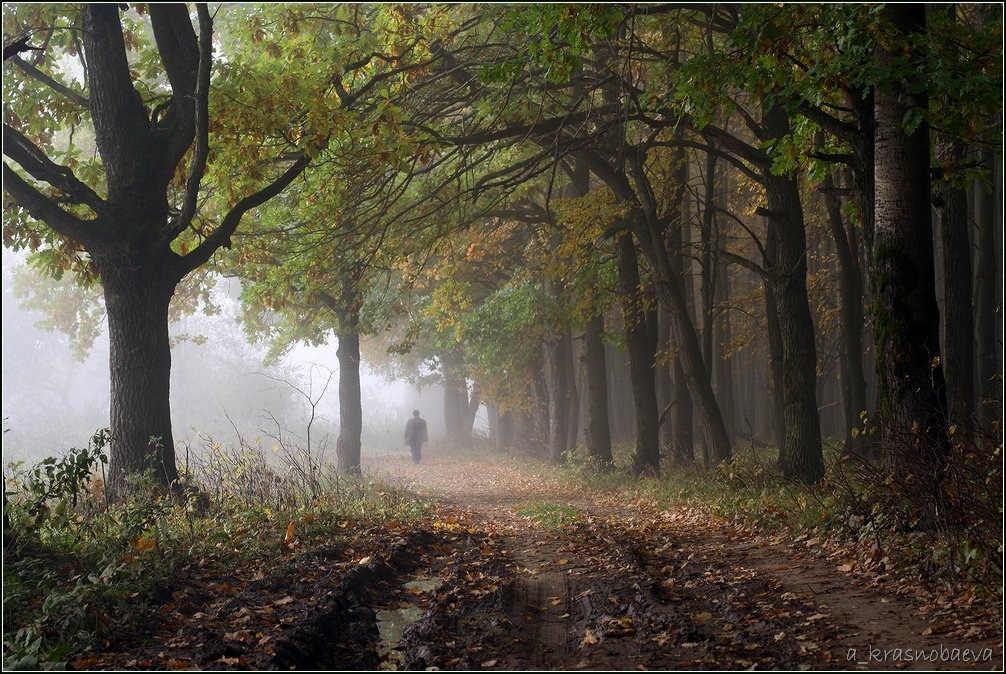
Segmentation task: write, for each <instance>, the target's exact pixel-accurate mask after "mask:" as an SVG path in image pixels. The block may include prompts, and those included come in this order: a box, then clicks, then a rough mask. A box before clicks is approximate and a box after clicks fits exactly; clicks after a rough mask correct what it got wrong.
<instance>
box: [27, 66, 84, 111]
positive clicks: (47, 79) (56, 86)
mask: <svg viewBox="0 0 1006 674" xmlns="http://www.w3.org/2000/svg"><path fill="white" fill-rule="evenodd" d="M11 62H12V63H13V64H14V65H16V66H17V67H18V70H20V71H21V72H23V73H24V74H25V75H27V76H28V77H30V78H32V79H33V80H36V81H38V82H41V83H42V84H44V85H46V86H47V87H49V88H50V89H52V90H53V91H55V92H56V93H58V94H59V95H61V96H63V97H64V98H66V99H67V100H69V101H71V102H73V103H76V104H77V105H79V106H80V107H82V108H84V109H85V110H88V109H90V107H91V101H89V100H87V98H85V97H84V96H82V95H81V94H79V93H77V92H76V91H74V90H73V89H71V88H70V87H68V86H66V85H65V84H62V83H60V82H57V81H56V80H55V79H53V78H52V76H50V75H48V74H46V73H44V72H42V71H41V70H39V69H38V68H37V67H36V66H34V65H32V64H31V63H28V62H27V61H25V60H24V59H23V58H21V57H20V56H17V55H14V56H13V57H12V58H11Z"/></svg>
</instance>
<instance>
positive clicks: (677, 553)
mask: <svg viewBox="0 0 1006 674" xmlns="http://www.w3.org/2000/svg"><path fill="white" fill-rule="evenodd" d="M524 465H525V467H521V464H519V463H518V462H517V461H516V460H513V459H506V458H499V457H491V456H485V457H472V458H464V459H458V458H448V457H444V456H437V455H433V456H430V457H427V458H426V459H425V460H424V462H423V463H422V464H421V465H419V466H414V465H412V464H411V462H410V461H408V460H407V457H406V455H405V454H404V453H402V454H394V455H388V456H382V457H370V458H369V459H368V460H367V462H366V463H365V466H364V469H365V473H366V474H367V475H369V476H372V477H373V478H376V479H378V480H381V481H384V482H388V483H391V484H394V485H397V486H398V487H401V488H404V489H407V490H409V491H411V492H413V493H416V494H418V495H420V496H421V497H423V498H424V499H426V500H428V501H429V502H430V503H431V504H432V512H431V514H430V516H429V517H427V518H426V519H424V520H422V521H421V522H419V523H415V524H411V523H399V522H397V521H393V522H384V523H379V524H365V523H358V522H355V521H347V522H346V527H347V531H348V530H349V529H353V536H352V537H347V539H346V542H340V541H332V542H331V544H327V545H322V546H320V547H317V548H315V549H312V550H311V551H310V552H305V553H303V554H298V555H293V556H290V557H288V558H283V559H281V560H279V561H278V562H277V563H276V564H274V565H269V566H266V567H262V568H258V569H248V570H247V572H246V573H239V574H235V575H234V576H233V577H229V578H206V577H202V576H194V577H192V578H188V579H182V580H180V581H179V584H178V585H177V586H176V587H175V588H173V591H172V592H171V593H170V595H169V596H170V601H168V602H167V603H166V604H165V605H164V607H163V611H162V613H163V615H162V616H161V618H160V619H159V620H158V621H157V622H156V623H155V624H153V625H150V626H148V627H145V628H144V630H145V631H144V632H143V633H141V634H132V635H125V636H123V637H122V638H121V639H119V640H118V641H117V642H116V643H115V644H112V647H111V648H110V650H109V652H107V653H102V654H99V655H97V656H96V657H94V658H89V659H86V660H82V661H80V662H79V663H78V664H79V665H80V666H82V668H89V669H120V668H122V669H178V668H195V669H283V670H289V669H298V670H345V669H352V670H360V669H367V670H376V669H384V670H391V669H410V670H426V669H431V668H436V669H441V670H560V669H562V670H565V669H588V670H609V669H615V670H634V669H638V670H648V669H733V670H741V669H794V670H802V669H811V670H817V669H843V670H845V669H938V670H940V669H943V670H958V669H1001V668H1002V640H1001V631H1000V630H1001V627H1000V622H999V618H998V616H995V615H990V614H989V613H988V612H986V613H978V612H976V611H973V610H972V608H970V607H969V606H968V605H966V604H964V603H960V604H958V603H954V602H948V603H945V604H942V605H941V604H939V603H934V602H931V601H929V602H927V601H926V600H925V598H924V597H921V596H916V595H915V594H914V593H913V592H912V591H911V587H910V586H908V585H906V584H905V583H900V584H899V583H897V582H894V579H892V578H891V577H889V576H887V575H885V574H882V573H877V572H876V570H872V571H871V570H868V569H860V568H858V567H856V565H855V564H852V563H849V562H848V561H847V560H846V559H844V558H843V557H842V556H841V554H840V553H839V552H833V553H830V554H825V553H823V552H822V551H821V550H820V549H819V546H818V545H817V542H816V541H814V540H813V539H810V540H806V539H804V540H799V539H798V540H795V541H789V540H783V539H772V538H766V537H759V536H756V535H753V534H752V533H751V532H750V531H745V530H741V529H739V528H737V527H735V526H733V525H732V524H730V523H728V522H725V521H722V520H719V519H716V518H714V517H712V516H710V515H708V514H707V513H705V512H703V511H702V510H700V509H697V508H689V507H684V506H677V507H675V506H672V507H670V508H665V509H661V508H657V507H656V506H655V505H654V504H653V503H649V502H645V501H635V502H632V501H629V500H627V498H626V497H625V496H624V495H619V494H614V493H599V492H593V491H588V490H582V489H575V488H573V487H571V486H570V485H568V484H563V483H562V482H560V481H559V480H558V479H556V478H555V477H554V476H552V475H551V473H549V471H548V470H545V469H538V470H536V469H534V468H532V467H527V463H526V462H525V464H524ZM340 526H342V523H340Z"/></svg>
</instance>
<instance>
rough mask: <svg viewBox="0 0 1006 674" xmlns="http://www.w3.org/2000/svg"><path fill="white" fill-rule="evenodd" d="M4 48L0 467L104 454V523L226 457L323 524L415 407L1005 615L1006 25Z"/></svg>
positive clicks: (932, 11) (812, 20)
mask: <svg viewBox="0 0 1006 674" xmlns="http://www.w3.org/2000/svg"><path fill="white" fill-rule="evenodd" d="M3 11H4V16H3V21H4V43H5V51H4V85H3V86H4V113H5V120H4V140H3V153H4V177H3V187H4V202H3V203H4V224H3V239H4V251H5V253H4V256H5V264H4V363H3V365H4V372H5V377H4V390H3V400H4V417H5V431H6V430H9V431H10V432H9V433H7V434H6V435H5V440H4V461H5V463H8V462H10V461H13V460H17V459H24V458H28V457H31V456H42V455H46V454H49V453H53V454H58V453H60V451H62V450H65V449H67V448H68V447H71V446H76V447H80V446H82V445H81V443H86V441H87V438H88V437H89V436H90V435H91V433H92V432H93V431H94V430H95V428H100V427H108V429H109V430H108V434H107V442H108V465H107V473H104V474H103V477H102V485H101V492H102V497H103V498H104V499H106V500H107V501H106V506H107V505H108V504H114V503H120V504H122V503H128V502H129V499H135V498H137V497H138V496H137V495H138V494H142V493H144V492H143V490H144V489H146V488H147V487H143V486H141V485H147V486H150V485H153V487H151V488H155V489H160V490H162V493H163V494H171V495H173V496H172V498H177V499H186V498H188V499H193V498H197V497H196V496H193V495H194V494H197V495H198V494H203V495H204V496H206V497H207V498H209V499H211V500H212V498H214V497H218V498H223V495H224V494H225V493H228V494H229V493H232V492H231V491H228V489H231V488H230V487H228V488H227V489H224V488H223V487H220V486H219V485H220V484H223V482H219V483H218V486H217V487H216V488H213V487H209V486H207V485H206V484H204V485H203V486H200V479H201V478H200V476H199V471H198V470H197V468H196V466H199V465H202V466H210V465H213V466H215V465H217V464H213V463H212V461H214V460H215V459H213V458H212V457H213V456H215V454H214V453H215V452H220V451H222V450H221V449H220V448H221V447H222V446H226V447H233V448H235V449H234V451H235V452H238V453H241V452H245V451H247V452H251V455H254V456H255V457H259V456H260V454H261V457H260V458H256V459H255V461H261V465H259V463H255V464H254V465H255V466H257V468H256V470H259V469H261V470H262V471H276V473H275V474H276V477H275V479H273V478H269V479H270V480H273V481H272V482H268V481H267V482H268V484H269V485H272V486H269V487H268V489H270V490H272V489H279V487H276V485H280V484H286V483H284V482H282V480H285V479H292V480H296V479H300V478H303V482H302V483H297V485H298V486H296V487H295V486H294V483H292V482H291V483H290V486H289V489H290V490H293V491H296V490H297V489H302V490H306V491H304V492H303V493H304V494H309V495H310V498H313V499H315V501H314V502H315V503H316V502H317V500H318V499H320V498H322V496H323V495H324V494H326V493H327V492H326V489H327V487H326V486H325V485H326V484H328V483H327V482H325V480H324V479H322V476H323V475H328V474H329V473H328V472H326V471H330V474H331V476H332V479H333V480H335V482H333V483H332V484H335V485H341V484H348V483H343V482H341V480H352V479H355V476H360V475H361V474H365V473H366V469H367V466H368V461H370V460H376V459H373V458H370V459H368V457H377V456H384V455H389V454H392V453H400V454H402V453H404V450H403V448H402V441H401V437H400V436H401V428H400V427H401V426H403V425H404V423H405V420H406V419H407V418H408V417H410V416H411V414H412V409H413V408H414V407H418V408H421V409H422V412H423V414H424V417H428V418H429V420H430V429H431V432H432V435H433V436H434V437H433V442H432V443H431V447H430V450H431V451H430V452H428V453H426V454H424V456H427V457H430V456H433V457H438V456H448V450H461V451H462V452H468V453H474V454H475V455H480V456H493V457H497V458H500V457H517V459H516V460H517V461H518V462H520V464H521V465H522V466H524V467H525V468H526V469H527V470H529V471H531V472H535V471H538V470H539V468H536V466H540V471H550V470H553V468H554V467H572V469H575V470H577V471H583V473H584V474H586V475H589V476H591V477H590V479H602V478H603V477H604V476H606V475H607V476H613V475H624V476H625V479H626V480H628V484H630V485H636V486H639V485H643V484H644V483H645V484H649V483H648V482H646V481H647V480H657V479H658V478H659V479H663V480H671V481H673V480H675V479H679V478H680V479H688V480H691V479H694V480H699V481H702V480H720V479H725V480H726V483H727V484H726V486H724V487H723V488H724V490H729V489H732V488H733V487H734V486H736V482H738V481H739V482H740V483H742V485H743V486H744V487H747V486H750V485H752V484H755V482H757V481H758V480H762V479H763V478H764V479H768V478H766V477H765V476H770V478H771V480H772V481H773V482H772V484H774V485H782V487H780V488H782V489H794V490H797V491H800V490H805V491H800V493H809V494H820V493H823V492H825V491H827V490H829V489H834V490H835V491H834V492H828V493H835V494H838V493H839V492H841V493H843V494H845V495H846V496H848V495H849V494H856V496H855V499H854V500H855V504H854V505H851V506H849V510H848V514H843V515H841V519H842V521H856V520H850V519H849V517H855V518H868V519H869V522H870V526H874V523H875V522H876V526H877V527H881V526H888V525H889V526H890V527H891V529H892V530H896V531H898V532H899V535H900V534H901V533H904V532H905V531H916V530H918V531H930V532H940V535H944V536H948V537H949V539H952V540H953V541H954V542H953V543H952V544H950V545H951V547H952V548H954V549H955V550H957V548H956V547H954V546H959V545H960V542H961V541H966V549H967V550H968V551H970V552H964V553H961V554H963V555H964V556H965V557H967V555H969V554H971V553H972V552H973V554H974V555H976V556H980V558H981V559H983V560H985V561H984V562H983V563H987V564H988V565H990V566H987V567H985V571H983V573H987V572H989V570H991V572H992V573H993V574H994V573H995V569H996V568H998V573H999V574H1000V579H1001V564H1000V563H999V562H995V561H994V558H995V557H996V555H998V557H999V559H1000V562H1001V551H1002V543H1001V540H1002V532H1001V528H1000V529H996V524H995V521H996V518H997V517H998V514H997V512H996V507H997V506H996V504H997V503H999V504H1000V505H1001V497H1002V491H1001V481H1002V477H1001V475H1002V474H1001V463H1002V458H1001V443H1002V428H1001V422H1002V393H1003V378H1002V371H1003V318H1002V294H1003V282H1002V279H1003V270H1002V263H1003V241H1002V237H1003V227H1002V222H1003V212H1002V204H1003V192H1002V183H1003V179H1002V7H1001V6H997V5H989V4H957V5H954V4H945V5H913V4H888V5H859V4H839V5H802V4H787V5H774V4H767V5H729V4H716V3H713V4H696V5H688V6H679V5H635V4H629V5H534V6H531V5H521V6H516V5H514V6H510V5H449V6H447V5H418V4H400V5H367V4H362V5H329V4H319V5H314V4H274V5H241V4H238V5H226V4H225V5H207V4H194V5H183V4H157V3H154V4H145V3H136V4H123V5H116V4H91V5H80V6H77V5H72V6H70V5H50V4H41V5H39V4H16V3H12V4H6V5H5V6H4V10H3ZM36 324H37V326H38V329H36V328H35V327H32V326H34V325H36ZM305 354H315V355H316V356H318V358H317V359H315V361H316V363H318V364H316V365H310V364H309V363H310V361H311V358H309V357H306V356H305ZM319 354H321V355H319ZM71 355H72V356H75V357H76V359H77V360H76V361H74V362H73V363H72V364H71V361H69V360H68V357H69V356H71ZM106 363H107V365H106ZM96 382H100V383H101V385H102V386H103V387H104V390H102V391H101V392H98V391H97V390H96V387H95V386H94V384H95V383H96ZM102 437H104V436H102ZM270 450H271V451H270ZM259 453H260V454H259ZM270 454H271V455H272V456H270ZM235 456H237V454H235ZM242 456H243V454H242ZM755 459H757V461H758V462H759V464H758V465H759V468H758V472H757V473H756V478H750V479H749V478H737V476H738V475H746V473H745V472H744V471H745V470H747V468H745V466H747V467H748V468H750V463H749V462H750V461H752V460H755ZM206 462H209V463H206ZM95 465H96V464H95ZM102 465H103V464H102ZM241 465H242V466H244V465H245V464H241ZM382 465H383V464H382ZM213 470H216V468H214V469H213ZM244 470H245V468H242V471H244ZM380 470H385V469H383V468H382V469H380ZM213 474H214V475H217V474H218V473H213ZM219 474H221V475H222V473H219ZM265 474H266V473H263V475H265ZM542 474H544V473H542ZM142 476H145V477H144V479H143V480H140V479H139V478H140V477H142ZM298 476H299V477H298ZM689 476H693V477H689ZM724 476H726V477H724ZM50 477H51V476H50ZM78 477H79V480H78V482H79V485H83V484H85V483H86V481H87V471H84V473H82V474H81V475H80V476H78ZM76 479H77V478H75V480H76ZM221 479H222V478H221ZM263 479H265V478H263ZM326 479H327V478H326ZM74 484H78V483H77V482H74ZM207 484H208V483H207ZM242 484H245V483H242ZM256 484H258V483H256ZM262 484H265V483H262ZM410 484H411V483H410ZM79 485H78V486H79ZM836 485H849V487H848V489H845V490H844V491H843V489H844V488H842V487H836ZM76 488H77V487H75V489H76ZM81 488H82V487H81ZM242 488H243V487H242ZM256 488H258V487H256ZM284 488H285V487H284ZM214 489H216V491H214ZM263 489H264V487H263ZM339 489H341V487H338V488H337V489H336V491H338V490H339ZM860 490H864V491H862V492H861V491H860ZM874 490H875V491H874ZM232 491H233V493H234V494H237V493H239V492H240V489H238V487H234V488H233V490H232ZM55 493H56V492H53V494H55ZM60 493H62V492H60ZM67 493H69V492H67ZM73 493H74V494H76V491H74V492H73ZM263 493H265V492H263ZM269 493H270V494H272V493H273V492H272V491H270V492H269ZM291 493H293V492H292V491H291ZM297 493H300V492H297ZM339 493H342V492H339ZM387 493H388V492H386V491H385V492H381V495H382V497H386V495H387ZM879 494H883V496H880V495H879ZM46 498H50V499H51V498H54V497H53V495H52V494H49V496H47V497H46ZM165 498H168V497H167V496H165ZM199 498H202V497H199ZM269 498H273V497H272V496H270V497H269ZM275 498H276V503H277V504H279V503H280V502H282V499H283V498H285V497H281V496H276V497H275ZM290 498H294V497H290ZM836 498H838V496H836ZM842 498H845V496H843V497H842ZM42 500H43V501H45V500H46V499H45V498H43V499H42ZM169 500H170V499H169ZM197 500H198V499H197ZM73 502H74V504H76V503H77V497H76V495H74V497H73ZM190 502H191V501H190ZM5 503H6V501H5ZM200 503H202V501H200ZM123 507H125V506H123ZM270 507H271V508H272V507H273V506H270ZM275 507H277V508H278V507H279V505H276V506H275ZM845 507H846V506H844V505H843V506H842V508H845ZM39 508H40V506H39ZM47 508H48V506H47ZM832 510H835V511H836V512H837V511H838V510H841V509H840V508H838V507H837V506H836V507H835V508H832ZM860 511H862V512H860ZM32 512H34V511H32ZM38 512H41V510H39V511H38ZM38 512H34V514H33V515H32V517H34V518H36V519H35V520H32V521H38V522H40V521H41V520H38V516H39V515H38ZM270 512H272V510H270ZM396 512H397V511H396ZM841 512H842V513H846V511H845V510H841ZM312 517H313V515H312ZM396 517H397V515H396ZM354 521H355V520H354ZM395 521H398V520H397V519H396V520H395ZM866 521H867V520H866V519H864V520H863V522H866ZM879 522H885V523H886V524H883V525H881V524H879ZM6 525H7V520H6V518H5V532H6ZM445 526H446V525H445ZM861 526H866V525H865V524H862V525H861ZM293 527H294V524H293V523H292V521H291V524H290V528H289V529H288V530H287V534H286V536H287V539H290V538H291V537H292V536H293V535H294V534H293V531H294V529H293ZM447 530H448V531H449V530H450V529H447ZM857 530H858V529H857ZM865 536H866V534H863V535H862V537H865ZM862 537H861V538H862ZM6 538H7V534H6V533H5V540H6ZM287 539H285V544H289V543H290V540H287ZM878 545H879V544H878ZM134 547H135V546H134ZM288 547H289V546H288ZM291 549H292V548H291ZM878 549H879V548H878ZM961 549H964V548H961ZM871 554H873V553H871ZM957 554H958V553H957V552H955V553H953V555H951V557H953V556H954V555H957ZM876 555H877V557H876V560H874V561H878V560H880V559H881V557H882V556H883V555H882V554H881V553H880V552H877V553H876ZM954 558H955V559H956V557H954ZM954 563H956V562H954ZM996 564H999V566H998V567H996ZM950 565H951V566H952V564H950ZM975 573H977V572H975ZM588 633H589V634H592V632H588ZM584 638H585V639H586V637H584ZM581 646H583V644H581ZM227 657H229V656H227ZM487 660H489V658H487ZM297 662H299V663H300V664H301V665H304V664H305V662H307V661H297ZM326 662H328V661H326ZM492 662H494V663H495V662H496V660H492ZM312 663H313V664H315V665H317V664H318V663H317V662H314V661H312ZM328 664H331V663H330V662H329V663H328ZM476 664H477V663H476ZM511 664H513V663H511ZM537 664H538V666H544V665H543V664H542V662H538V663H537ZM546 664H548V663H546ZM552 664H555V663H552ZM679 664H680V663H679ZM777 664H778V663H777ZM259 665H263V663H262V662H260V663H259ZM720 666H730V665H729V664H723V662H721V663H720Z"/></svg>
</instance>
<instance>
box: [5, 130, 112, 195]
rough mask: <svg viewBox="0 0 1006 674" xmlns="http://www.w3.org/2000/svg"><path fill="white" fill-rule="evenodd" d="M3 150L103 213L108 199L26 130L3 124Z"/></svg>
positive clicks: (31, 171) (34, 173)
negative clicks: (62, 163) (75, 173)
mask: <svg viewBox="0 0 1006 674" xmlns="http://www.w3.org/2000/svg"><path fill="white" fill-rule="evenodd" d="M3 153H4V154H5V155H7V156H8V157H10V158H11V159H13V160H14V161H15V162H16V163H17V164H18V165H19V166H20V167H21V168H23V169H24V170H25V171H27V172H28V173H29V174H30V175H31V176H32V177H33V178H35V179H36V180H41V181H43V182H46V183H49V184H50V185H52V186H53V187H55V188H56V189H58V190H59V191H61V192H63V193H64V194H66V195H67V196H68V197H69V198H70V200H71V203H74V204H84V205H85V206H87V207H89V208H90V209H91V210H92V211H94V212H95V213H96V214H99V215H100V214H102V212H103V211H104V206H105V202H104V201H102V199H101V197H99V196H98V195H97V193H95V191H94V190H92V189H91V188H90V187H88V186H87V185H85V184H84V183H82V182H81V181H80V180H78V179H77V177H76V176H75V175H73V171H71V170H70V169H69V168H67V167H66V166H63V165H61V164H57V163H55V162H54V161H52V160H51V159H49V157H47V156H46V155H45V153H44V152H42V150H40V149H39V148H38V146H36V145H35V144H34V143H32V142H31V141H30V140H29V139H28V138H27V137H26V136H25V135H24V134H22V133H21V132H20V131H18V130H16V129H14V128H12V127H11V126H9V125H8V124H6V123H5V124H4V125H3Z"/></svg>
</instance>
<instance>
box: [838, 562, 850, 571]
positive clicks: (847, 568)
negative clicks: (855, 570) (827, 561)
mask: <svg viewBox="0 0 1006 674" xmlns="http://www.w3.org/2000/svg"><path fill="white" fill-rule="evenodd" d="M836 568H837V569H838V570H839V571H841V572H842V573H849V572H850V571H852V564H842V565H840V566H838V567H836Z"/></svg>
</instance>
